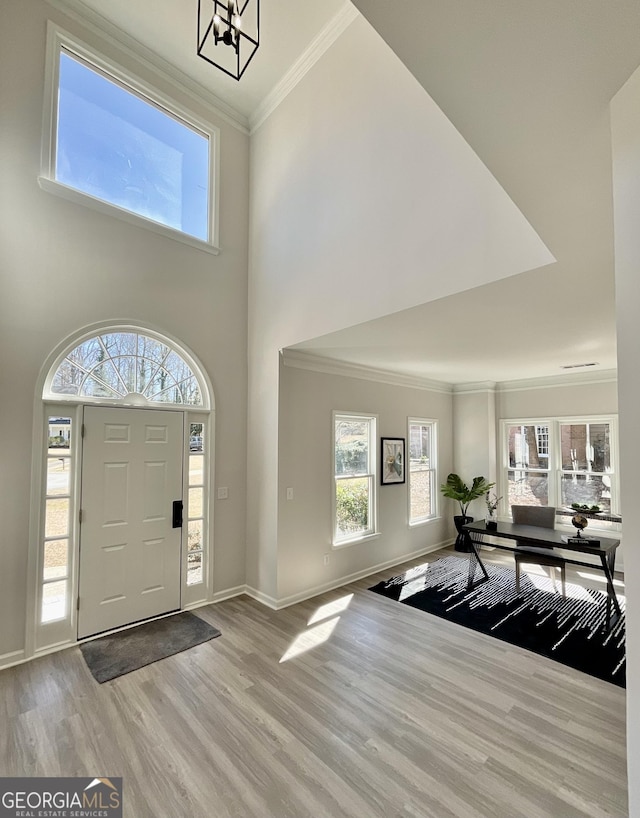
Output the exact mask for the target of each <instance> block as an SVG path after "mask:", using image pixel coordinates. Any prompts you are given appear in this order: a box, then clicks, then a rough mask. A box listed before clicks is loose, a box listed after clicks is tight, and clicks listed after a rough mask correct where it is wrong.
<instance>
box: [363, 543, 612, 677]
mask: <svg viewBox="0 0 640 818" xmlns="http://www.w3.org/2000/svg"><path fill="white" fill-rule="evenodd" d="M485 565H486V568H487V572H488V573H489V577H490V581H489V582H483V583H482V584H481V585H479V586H478V587H477V588H474V589H473V590H471V591H467V580H468V577H469V560H468V558H466V557H453V556H451V557H440V558H439V559H435V560H434V561H433V562H429V563H425V564H424V565H420V566H417V567H415V568H411V569H409V570H408V571H406V572H405V573H404V574H401V575H399V576H396V577H393V578H392V579H389V580H387V581H384V582H380V583H378V585H375V586H374V587H373V588H370V589H369V590H371V591H375V593H378V594H382V595H383V596H386V597H389V598H390V599H395V600H397V601H398V602H402V603H404V604H405V605H410V606H412V607H413V608H419V609H420V610H422V611H427V612H428V613H430V614H434V615H435V616H440V617H442V618H444V619H448V620H450V621H451V622H456V623H457V624H459V625H464V627H466V628H472V629H473V630H476V631H481V632H482V633H486V634H489V635H490V636H494V637H496V638H497V639H502V640H503V641H505V642H510V643H511V644H514V645H519V646H520V647H522V648H526V649H527V650H530V651H533V652H534V653H538V654H541V655H542V656H548V657H549V658H550V659H555V660H556V661H557V662H561V663H563V664H565V665H569V666H570V667H573V668H576V669H577V670H581V671H583V672H584V673H588V674H590V675H591V676H597V677H598V678H599V679H604V680H605V681H608V682H612V683H613V684H616V685H619V686H620V687H625V625H624V598H622V597H620V596H619V597H618V601H619V603H620V607H621V608H622V611H623V616H622V617H621V618H620V620H619V621H618V622H617V623H616V625H615V626H614V627H613V628H612V629H611V630H609V631H605V623H606V592H605V591H599V590H588V589H585V588H583V587H582V586H579V585H574V584H571V583H567V584H566V596H565V597H563V596H562V595H561V594H560V593H559V589H560V583H559V581H558V583H557V587H558V592H556V591H555V589H554V586H553V582H552V580H551V579H550V578H549V577H548V576H547V577H544V576H537V575H531V574H527V573H525V572H521V575H520V593H519V594H518V593H516V582H515V571H514V570H513V569H511V568H507V567H505V566H501V565H488V564H486V563H485ZM477 576H478V577H479V576H480V571H479V570H478V574H477Z"/></svg>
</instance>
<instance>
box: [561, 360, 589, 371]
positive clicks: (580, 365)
mask: <svg viewBox="0 0 640 818" xmlns="http://www.w3.org/2000/svg"><path fill="white" fill-rule="evenodd" d="M585 366H598V362H597V361H591V362H589V363H588V364H566V365H565V366H561V367H560V369H584V367H585Z"/></svg>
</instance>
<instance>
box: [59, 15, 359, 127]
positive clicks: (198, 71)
mask: <svg viewBox="0 0 640 818" xmlns="http://www.w3.org/2000/svg"><path fill="white" fill-rule="evenodd" d="M204 1H205V0H203V2H204ZM52 2H54V3H55V4H56V5H58V6H60V7H61V8H70V9H73V10H75V11H78V12H79V13H80V14H83V13H86V11H87V10H88V11H89V12H91V13H93V14H94V15H98V16H99V17H98V22H99V20H100V19H103V20H106V21H107V22H108V23H110V24H111V25H113V26H116V28H118V29H119V30H120V31H123V32H124V33H125V34H127V35H128V36H129V37H132V38H134V39H135V40H137V41H138V42H139V43H141V44H142V45H143V46H145V47H146V48H148V49H149V50H150V51H152V52H154V53H155V54H157V55H159V56H160V57H161V58H162V59H163V60H165V61H166V62H167V63H168V64H169V65H170V66H173V67H175V68H177V69H179V71H181V72H182V73H183V74H185V75H186V76H188V77H190V78H191V79H192V80H194V81H195V82H197V83H198V84H199V85H201V86H202V88H203V89H205V91H207V92H209V93H210V94H213V96H214V97H217V98H218V99H219V100H222V101H223V102H225V103H226V104H227V105H229V106H230V107H231V108H233V109H234V110H235V111H237V112H239V113H240V114H242V115H243V116H244V117H246V118H248V117H250V115H251V114H252V113H253V112H254V111H255V110H256V109H257V108H258V106H259V104H260V103H261V102H262V100H263V99H264V98H265V97H266V96H267V94H268V93H269V92H270V91H271V90H272V89H273V88H274V86H275V85H276V84H277V83H278V81H279V80H280V79H281V78H282V77H283V75H284V74H285V73H286V72H287V71H288V69H289V68H290V67H291V65H292V64H293V63H294V62H295V61H296V60H297V59H298V58H299V57H300V56H301V55H302V53H303V52H304V51H305V50H306V49H307V48H308V47H309V45H310V44H311V42H312V41H313V40H314V38H315V37H317V36H318V34H319V33H320V31H321V30H322V29H323V27H324V26H326V25H327V24H328V23H329V22H330V21H331V20H332V18H333V17H335V15H336V14H337V13H338V12H339V11H340V10H341V9H342V8H343V7H344V6H345V5H348V6H350V5H351V4H350V3H348V0H323V1H322V2H321V3H317V2H303V0H262V2H261V4H260V48H259V49H258V51H257V53H256V55H255V57H254V58H253V60H252V61H251V64H250V65H249V67H248V68H247V71H246V73H245V74H244V76H243V77H242V79H241V81H239V82H238V81H237V80H235V79H233V77H228V76H227V75H226V74H224V73H223V72H222V71H219V70H218V69H217V68H214V67H213V66H211V65H209V63H207V62H206V61H205V60H203V59H202V58H200V57H198V55H197V54H196V41H197V20H198V16H197V12H198V0H108V2H105V0H52ZM206 2H207V3H208V4H209V5H210V6H211V7H213V4H212V3H211V0H206ZM101 27H102V28H104V26H101Z"/></svg>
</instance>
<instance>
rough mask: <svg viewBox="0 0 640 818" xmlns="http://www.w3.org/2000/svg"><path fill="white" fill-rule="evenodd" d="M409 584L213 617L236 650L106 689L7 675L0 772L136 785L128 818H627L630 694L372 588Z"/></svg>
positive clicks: (174, 663) (216, 645)
mask: <svg viewBox="0 0 640 818" xmlns="http://www.w3.org/2000/svg"><path fill="white" fill-rule="evenodd" d="M488 558H489V559H492V558H495V559H497V560H501V559H503V557H502V556H501V555H500V554H496V555H495V556H493V557H492V556H488ZM427 559H433V555H430V556H429V557H425V558H422V559H421V560H416V561H414V562H413V563H407V564H406V565H407V566H408V565H413V564H420V563H421V562H424V561H425V560H427ZM405 567H406V566H405ZM399 572H400V571H399V570H395V571H394V570H390V571H386V572H385V573H384V574H381V575H374V576H372V577H369V578H367V579H365V580H362V581H360V582H357V583H354V584H352V585H348V586H345V587H344V588H342V589H340V590H336V591H333V592H331V593H327V594H325V595H323V596H322V597H316V598H315V599H313V600H309V601H307V602H304V603H300V604H298V605H295V606H293V607H290V608H287V609H286V610H283V611H280V612H274V611H270V610H268V609H266V608H264V607H263V606H261V605H260V604H259V603H257V602H255V601H253V600H251V599H249V598H247V597H239V598H236V599H233V600H229V601H227V602H223V603H220V604H217V605H213V606H209V607H208V608H204V609H200V610H199V611H198V613H199V615H200V616H202V617H203V618H205V619H207V620H208V621H210V622H211V623H212V624H214V625H216V626H217V627H219V628H220V629H221V630H222V636H221V637H220V638H218V639H215V640H213V641H211V642H207V643H206V644H203V645H200V646H198V647H196V648H193V649H192V650H190V651H187V652H185V653H182V654H179V655H177V656H173V657H170V658H168V659H165V660H163V661H162V662H159V663H156V664H154V665H151V666H149V667H146V668H143V669H141V670H139V671H137V672H135V673H131V674H129V675H127V676H123V677H121V678H119V679H117V680H114V681H113V682H107V683H106V684H103V685H99V684H97V683H96V682H95V681H94V680H93V678H92V677H91V675H90V674H89V671H88V670H87V668H86V666H85V664H84V661H83V659H82V656H81V654H80V651H79V650H78V649H77V648H73V649H70V650H67V651H63V652H61V653H57V654H54V655H52V656H48V657H44V658H42V659H38V660H36V661H34V662H31V663H28V664H25V665H20V666H17V667H15V668H10V669H8V670H5V671H3V672H1V673H0V775H4V776H6V775H23V776H55V775H64V776H77V775H82V776H123V778H124V803H125V810H124V814H125V816H126V818H187V817H188V818H226V816H236V818H307V816H308V818H377V816H380V817H381V818H418V817H419V818H451V816H456V818H471V816H474V817H475V816H482V817H483V818H485V817H486V816H491V818H519V817H520V816H521V817H522V818H538V816H540V817H541V816H549V817H552V818H573V817H574V816H576V817H577V816H588V817H589V818H599V816H608V818H611V817H612V816H613V818H623V816H626V815H627V800H626V765H625V693H624V691H623V690H621V689H620V688H618V687H615V686H614V685H611V684H608V683H607V682H603V681H600V680H597V679H593V678H591V677H589V676H586V675H583V674H581V673H579V672H577V671H573V670H571V669H570V668H567V667H565V666H563V665H559V664H556V663H554V662H552V661H550V660H547V659H544V658H542V657H538V656H535V655H533V654H529V653H527V652H526V651H523V650H520V649H518V648H515V647H513V646H510V645H507V644H505V643H503V642H500V641H498V640H496V639H493V638H491V637H487V636H483V635H480V634H476V633H473V632H471V631H469V630H465V629H463V628H461V627H458V626H456V625H453V624H451V623H448V622H445V621H444V620H441V619H437V618H434V617H431V616H429V615H428V614H425V613H422V612H421V611H417V610H413V609H411V608H409V607H408V606H406V605H401V604H399V603H397V602H393V601H391V600H387V599H384V598H383V597H380V596H378V595H375V594H371V593H369V592H368V591H367V590H366V589H367V588H368V587H370V586H371V585H373V584H374V582H377V581H378V580H379V579H384V578H387V577H389V576H391V575H393V574H394V573H399ZM574 578H575V577H572V576H568V577H567V579H568V581H573V580H574ZM325 605H328V606H330V607H329V608H325V609H323V607H322V606H325ZM331 606H333V607H331ZM342 606H344V607H343V608H342V609H340V608H341V607H342ZM322 638H325V641H320V640H321V639H322ZM296 640H297V641H296ZM301 641H302V647H307V648H308V650H306V652H303V653H298V654H297V655H296V654H295V646H296V645H297V646H298V647H299V646H300V645H301ZM316 643H317V644H316ZM313 645H315V646H313ZM283 657H289V658H285V660H284V661H283Z"/></svg>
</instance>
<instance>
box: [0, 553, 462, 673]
mask: <svg viewBox="0 0 640 818" xmlns="http://www.w3.org/2000/svg"><path fill="white" fill-rule="evenodd" d="M454 542H455V540H454V539H448V540H445V541H444V542H440V543H435V544H434V545H428V546H426V547H425V548H419V549H418V550H417V551H412V552H411V553H410V554H403V555H402V556H401V557H394V558H393V559H390V560H386V561H385V562H380V563H378V564H377V565H372V566H369V567H368V568H364V569H362V570H361V571H356V572H355V573H353V574H348V575H347V576H344V577H338V578H336V579H334V580H331V581H330V582H325V583H323V584H322V585H316V586H315V587H314V588H307V590H305V591H300V592H299V593H297V594H291V595H290V596H287V597H283V598H282V599H276V598H274V597H272V596H269V595H268V594H264V593H262V591H259V590H258V589H257V588H253V587H251V586H250V585H236V586H235V587H233V588H227V589H226V590H224V591H216V592H215V593H214V595H213V598H212V599H209V600H202V601H200V602H194V603H193V604H191V605H187V606H185V607H184V608H182V610H183V611H190V610H194V609H195V608H204V607H206V606H207V605H215V604H217V603H218V602H224V601H225V600H227V599H233V598H235V597H238V596H242V595H243V594H244V595H246V596H249V597H251V599H255V600H256V602H259V603H260V604H261V605H265V606H266V607H267V608H271V610H273V611H280V610H282V609H283V608H289V607H290V606H291V605H296V604H297V603H298V602H305V601H306V600H307V599H313V597H315V596H319V595H320V594H326V593H327V592H328V591H334V590H335V589H336V588H341V587H342V586H343V585H349V583H351V582H357V581H358V580H360V579H363V578H364V577H368V576H371V574H377V573H378V572H379V571H386V570H387V568H393V567H394V566H396V565H401V564H402V563H403V562H408V561H409V560H413V559H417V558H418V557H422V556H424V555H425V554H430V553H432V552H433V551H439V550H440V549H441V548H446V547H447V546H449V545H453V543H454ZM175 613H177V612H176V611H172V612H171V613H170V614H165V616H172V615H174V614H175ZM158 618H159V619H161V618H163V617H158ZM129 627H135V625H134V626H131V625H129V626H125V627H124V628H119V629H118V630H127V629H128V628H129ZM101 635H103V634H101ZM83 641H86V640H83ZM79 644H80V642H78V641H75V642H60V643H58V644H56V645H47V647H45V648H41V649H40V650H36V651H35V653H34V654H33V656H25V651H24V650H15V651H12V652H11V653H5V654H3V655H1V656H0V670H5V669H6V668H10V667H13V666H14V665H21V664H24V663H25V662H30V661H31V660H32V659H38V658H40V657H41V656H47V655H49V654H50V653H57V652H58V651H60V650H66V649H67V648H73V647H77V646H78V645H79Z"/></svg>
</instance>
